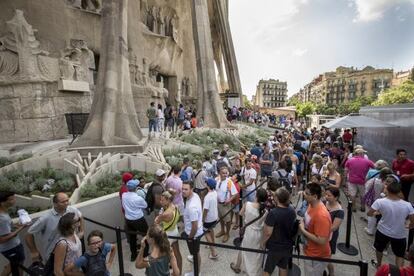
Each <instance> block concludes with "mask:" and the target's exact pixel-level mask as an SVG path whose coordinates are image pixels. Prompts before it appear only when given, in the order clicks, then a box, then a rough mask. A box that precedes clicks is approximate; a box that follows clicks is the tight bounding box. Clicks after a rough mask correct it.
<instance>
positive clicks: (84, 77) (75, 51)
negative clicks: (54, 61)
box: [59, 39, 95, 85]
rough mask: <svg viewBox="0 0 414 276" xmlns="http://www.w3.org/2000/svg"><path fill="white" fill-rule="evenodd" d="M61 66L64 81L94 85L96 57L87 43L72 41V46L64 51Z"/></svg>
mask: <svg viewBox="0 0 414 276" xmlns="http://www.w3.org/2000/svg"><path fill="white" fill-rule="evenodd" d="M59 65H60V72H61V78H62V79H66V80H77V81H85V82H88V83H89V84H91V85H93V84H94V80H93V72H94V71H95V57H94V54H93V51H92V50H90V49H89V48H88V45H87V43H86V41H84V40H78V39H71V41H70V46H69V47H67V48H66V49H64V50H63V51H62V57H61V59H60V62H59Z"/></svg>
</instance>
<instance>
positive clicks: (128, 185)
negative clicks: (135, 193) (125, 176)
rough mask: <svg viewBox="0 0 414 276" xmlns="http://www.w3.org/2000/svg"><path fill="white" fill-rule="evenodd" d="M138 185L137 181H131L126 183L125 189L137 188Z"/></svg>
mask: <svg viewBox="0 0 414 276" xmlns="http://www.w3.org/2000/svg"><path fill="white" fill-rule="evenodd" d="M138 185H139V180H138V179H131V180H129V181H128V182H127V187H128V189H131V190H132V189H135V188H136V187H138Z"/></svg>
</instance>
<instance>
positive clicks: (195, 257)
mask: <svg viewBox="0 0 414 276" xmlns="http://www.w3.org/2000/svg"><path fill="white" fill-rule="evenodd" d="M192 242H193V243H194V247H195V248H198V249H199V250H200V239H198V238H196V239H194V240H193V241H192ZM193 268H194V276H198V275H199V270H200V268H199V267H198V252H197V254H194V255H193Z"/></svg>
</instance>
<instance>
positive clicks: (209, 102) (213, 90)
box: [191, 0, 229, 128]
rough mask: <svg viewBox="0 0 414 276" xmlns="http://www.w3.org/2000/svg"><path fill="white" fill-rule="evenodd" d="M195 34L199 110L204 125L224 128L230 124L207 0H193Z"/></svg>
mask: <svg viewBox="0 0 414 276" xmlns="http://www.w3.org/2000/svg"><path fill="white" fill-rule="evenodd" d="M191 3H192V4H191V12H192V20H193V36H194V43H195V52H196V64H197V110H198V114H199V116H200V117H201V118H203V120H204V126H207V127H212V128H222V127H226V126H229V122H228V121H227V119H226V115H225V113H224V109H223V104H222V102H221V100H220V97H219V94H218V91H217V83H216V76H215V72H214V56H213V46H212V41H211V29H210V19H209V15H208V6H207V0H192V1H191Z"/></svg>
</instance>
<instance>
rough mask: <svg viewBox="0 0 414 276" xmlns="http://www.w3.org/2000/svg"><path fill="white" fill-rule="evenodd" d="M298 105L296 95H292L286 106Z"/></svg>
mask: <svg viewBox="0 0 414 276" xmlns="http://www.w3.org/2000/svg"><path fill="white" fill-rule="evenodd" d="M298 104H300V101H299V96H298V95H293V96H292V97H290V99H289V100H288V102H287V106H296V105H298Z"/></svg>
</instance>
